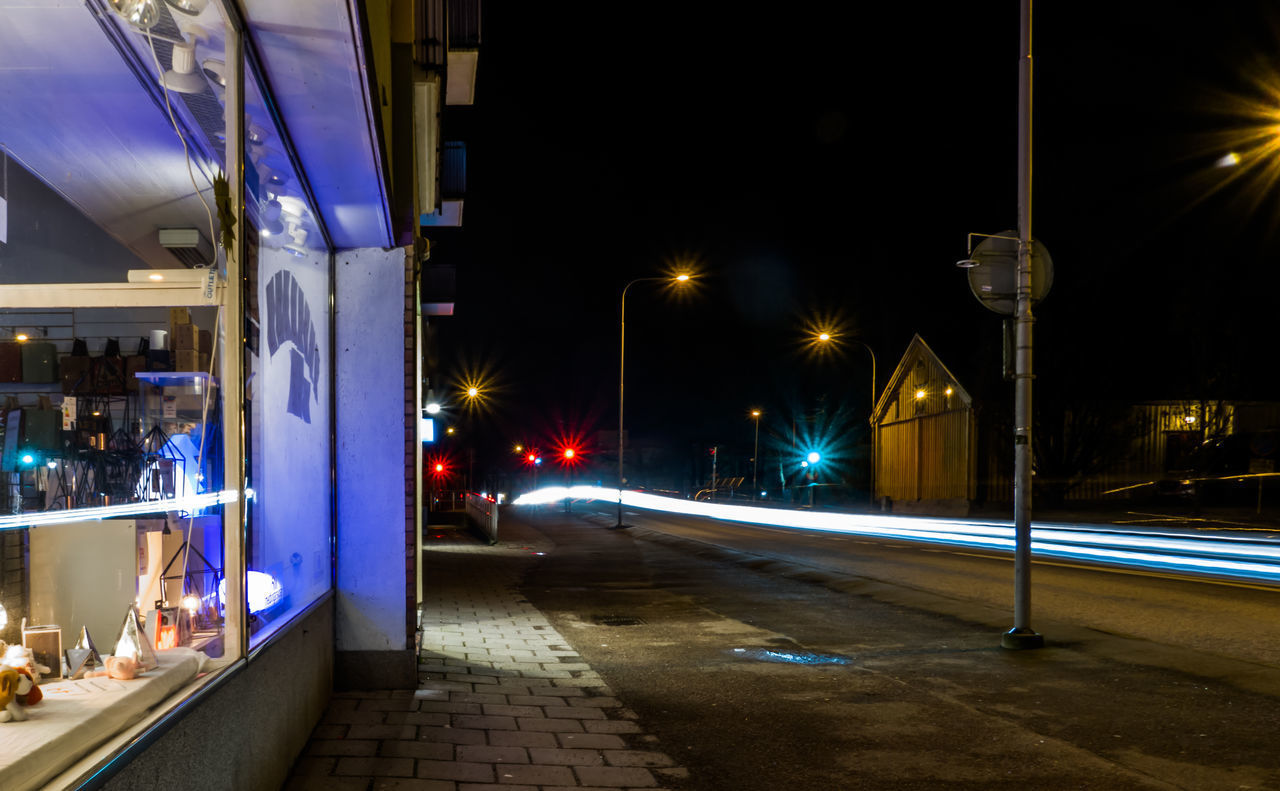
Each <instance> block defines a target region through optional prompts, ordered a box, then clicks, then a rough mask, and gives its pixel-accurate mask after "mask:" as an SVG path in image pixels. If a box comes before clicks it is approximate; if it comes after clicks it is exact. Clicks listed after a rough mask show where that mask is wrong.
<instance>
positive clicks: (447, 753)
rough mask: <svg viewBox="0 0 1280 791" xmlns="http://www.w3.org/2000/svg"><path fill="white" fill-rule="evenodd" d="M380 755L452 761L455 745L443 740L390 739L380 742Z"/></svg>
mask: <svg viewBox="0 0 1280 791" xmlns="http://www.w3.org/2000/svg"><path fill="white" fill-rule="evenodd" d="M378 755H385V756H387V757H388V758H429V759H431V760H433V761H452V760H453V745H452V744H444V743H442V742H418V741H413V742H410V741H404V740H402V739H388V740H386V741H383V742H379V743H378Z"/></svg>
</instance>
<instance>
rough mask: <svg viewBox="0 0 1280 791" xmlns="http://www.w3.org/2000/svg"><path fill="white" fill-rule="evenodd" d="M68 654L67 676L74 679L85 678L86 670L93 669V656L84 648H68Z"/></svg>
mask: <svg viewBox="0 0 1280 791" xmlns="http://www.w3.org/2000/svg"><path fill="white" fill-rule="evenodd" d="M65 653H66V655H67V678H69V679H72V680H73V681H74V680H75V679H77V678H84V674H85V671H86V670H93V667H94V666H93V657H92V656H91V655H90V653H89V652H88V651H86V650H85V649H83V648H68V649H67V650H66V652H65Z"/></svg>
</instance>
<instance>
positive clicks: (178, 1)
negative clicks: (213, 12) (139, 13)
mask: <svg viewBox="0 0 1280 791" xmlns="http://www.w3.org/2000/svg"><path fill="white" fill-rule="evenodd" d="M164 1H165V2H166V3H168V4H169V7H170V8H172V9H173V10H174V11H177V12H179V13H182V14H186V15H187V16H200V12H201V11H203V10H204V8H205V6H207V5H209V0H164Z"/></svg>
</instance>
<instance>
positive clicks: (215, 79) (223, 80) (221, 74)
mask: <svg viewBox="0 0 1280 791" xmlns="http://www.w3.org/2000/svg"><path fill="white" fill-rule="evenodd" d="M200 68H201V70H203V71H204V76H206V77H208V78H209V82H211V83H213V84H214V85H217V86H218V87H220V88H225V87H227V64H226V63H224V62H223V61H221V60H218V59H217V58H205V59H204V60H202V61H201V62H200Z"/></svg>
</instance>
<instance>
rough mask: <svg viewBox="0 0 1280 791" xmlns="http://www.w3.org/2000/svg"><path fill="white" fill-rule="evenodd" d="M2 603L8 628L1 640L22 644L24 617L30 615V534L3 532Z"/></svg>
mask: <svg viewBox="0 0 1280 791" xmlns="http://www.w3.org/2000/svg"><path fill="white" fill-rule="evenodd" d="M0 558H2V559H0V604H3V605H4V609H5V612H6V613H8V616H9V625H8V626H7V627H5V628H4V629H3V630H0V640H4V641H5V642H6V643H20V642H22V628H21V627H22V618H23V616H25V615H26V614H27V531H26V530H6V531H4V532H3V533H0Z"/></svg>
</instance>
